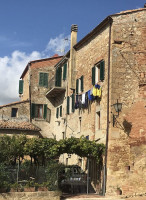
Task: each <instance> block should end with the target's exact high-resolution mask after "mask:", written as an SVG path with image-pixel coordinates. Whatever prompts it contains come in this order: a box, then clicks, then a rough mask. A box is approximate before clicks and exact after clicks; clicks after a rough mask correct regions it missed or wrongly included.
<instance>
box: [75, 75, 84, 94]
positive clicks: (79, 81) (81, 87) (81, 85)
mask: <svg viewBox="0 0 146 200" xmlns="http://www.w3.org/2000/svg"><path fill="white" fill-rule="evenodd" d="M83 91H84V76H81V77H80V78H79V79H77V80H76V93H77V94H80V93H81V92H83Z"/></svg>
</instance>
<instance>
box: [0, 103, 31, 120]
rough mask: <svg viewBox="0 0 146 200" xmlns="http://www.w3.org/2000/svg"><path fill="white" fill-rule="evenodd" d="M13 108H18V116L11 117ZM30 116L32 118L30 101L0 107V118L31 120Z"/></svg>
mask: <svg viewBox="0 0 146 200" xmlns="http://www.w3.org/2000/svg"><path fill="white" fill-rule="evenodd" d="M12 108H17V109H18V112H17V117H11V113H12ZM29 118H30V106H29V101H22V102H16V103H12V104H9V105H6V106H1V107H0V120H11V121H29Z"/></svg>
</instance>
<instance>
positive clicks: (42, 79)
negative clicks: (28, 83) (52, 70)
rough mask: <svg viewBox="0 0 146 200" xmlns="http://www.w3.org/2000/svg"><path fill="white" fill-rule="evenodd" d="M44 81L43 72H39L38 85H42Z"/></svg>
mask: <svg viewBox="0 0 146 200" xmlns="http://www.w3.org/2000/svg"><path fill="white" fill-rule="evenodd" d="M43 83H44V73H42V72H40V73H39V86H43Z"/></svg>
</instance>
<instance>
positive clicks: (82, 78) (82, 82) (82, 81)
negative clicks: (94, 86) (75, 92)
mask: <svg viewBox="0 0 146 200" xmlns="http://www.w3.org/2000/svg"><path fill="white" fill-rule="evenodd" d="M81 91H82V92H83V91H84V76H81Z"/></svg>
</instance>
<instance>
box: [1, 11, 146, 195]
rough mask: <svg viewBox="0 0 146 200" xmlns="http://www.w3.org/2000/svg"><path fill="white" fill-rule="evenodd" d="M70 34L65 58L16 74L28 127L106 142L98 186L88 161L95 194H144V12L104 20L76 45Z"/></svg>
mask: <svg viewBox="0 0 146 200" xmlns="http://www.w3.org/2000/svg"><path fill="white" fill-rule="evenodd" d="M77 31H78V27H77V25H72V27H71V47H70V51H69V52H67V54H66V55H64V56H63V57H59V56H55V57H52V58H49V59H43V60H40V61H33V62H30V63H29V64H28V65H27V66H26V68H25V70H24V72H23V73H22V76H21V80H20V96H21V100H22V102H25V101H27V100H29V103H28V107H29V108H28V110H29V111H28V114H27V118H28V121H29V122H30V123H33V124H34V125H36V126H37V127H39V128H40V129H41V131H40V133H41V135H42V136H43V137H55V138H56V139H57V140H59V139H65V138H69V137H77V138H79V137H81V136H82V135H83V136H84V137H86V138H87V139H89V140H95V141H96V142H97V143H104V144H105V146H106V153H105V158H104V165H103V170H102V177H100V179H99V180H97V166H96V163H95V162H94V160H91V161H90V177H91V182H92V184H93V186H94V188H95V190H98V191H97V192H100V191H102V192H103V193H104V192H106V194H112V195H114V194H116V192H117V190H119V191H120V193H121V194H123V195H135V194H144V193H145V188H146V181H145V180H146V157H145V155H146V145H145V143H146V8H140V9H136V10H128V11H124V12H120V13H117V14H113V15H110V16H108V17H107V18H105V19H104V20H103V21H102V22H101V23H100V24H99V25H98V26H97V27H95V28H94V29H93V30H92V31H91V32H90V33H89V34H87V35H86V36H85V37H84V38H83V39H81V40H80V41H79V42H77ZM22 86H23V87H22ZM22 88H23V90H22ZM1 110H4V107H3V109H0V112H1ZM60 160H61V162H64V163H66V164H79V165H81V166H82V167H83V168H84V169H85V168H86V159H83V158H80V157H77V156H75V155H67V154H66V155H63V156H62V157H61V159H60ZM97 181H99V182H98V184H97ZM139 183H140V184H139Z"/></svg>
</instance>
